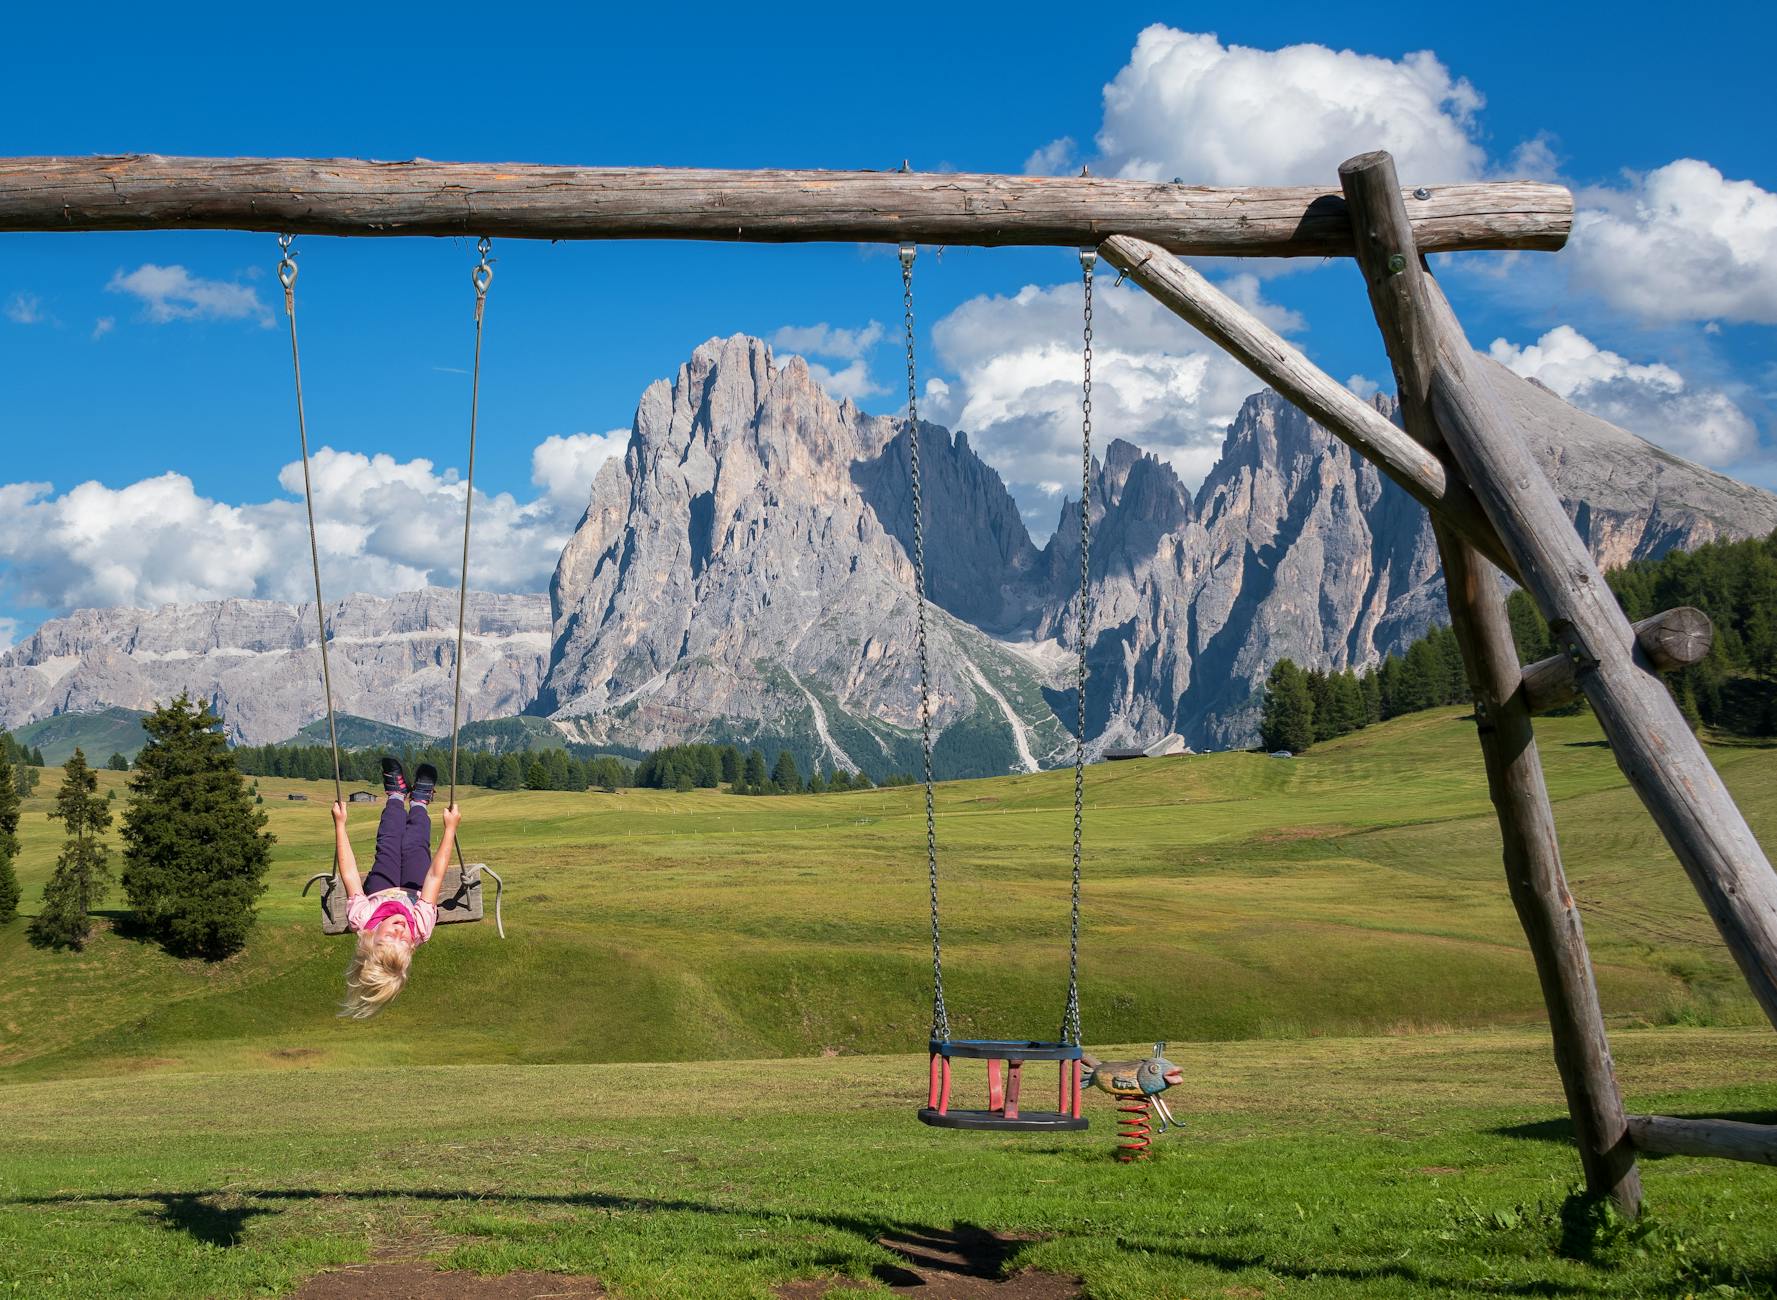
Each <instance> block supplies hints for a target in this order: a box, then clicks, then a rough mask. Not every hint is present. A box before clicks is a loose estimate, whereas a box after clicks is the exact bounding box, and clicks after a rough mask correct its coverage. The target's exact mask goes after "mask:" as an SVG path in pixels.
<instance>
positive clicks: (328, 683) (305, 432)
mask: <svg viewBox="0 0 1777 1300" xmlns="http://www.w3.org/2000/svg"><path fill="white" fill-rule="evenodd" d="M295 241H296V236H295V235H279V236H278V252H279V254H280V257H279V260H278V283H279V284H281V285H283V286H284V315H285V316H287V317H289V318H290V365H291V367H292V368H293V369H294V370H295V372H296V434H297V438H298V439H299V440H300V441H301V444H302V501H303V504H304V505H305V506H306V507H307V508H308V521H309V565H310V567H311V568H313V569H314V573H315V624H316V629H315V630H316V633H317V635H318V637H319V640H320V645H321V689H322V692H323V693H324V694H325V695H326V697H327V744H328V747H329V748H330V749H331V750H332V751H333V802H335V803H344V802H345V793H344V791H343V790H342V789H341V784H342V783H341V781H340V776H339V727H338V724H337V723H336V722H335V721H334V716H333V670H332V667H331V666H330V665H329V663H328V660H327V607H326V606H325V605H323V604H322V603H321V547H320V543H319V542H318V541H316V539H315V492H314V487H313V485H312V484H311V482H310V480H309V429H308V416H307V414H306V412H305V410H304V408H303V403H302V349H301V347H300V346H298V344H297V341H296V254H294V253H292V252H291V251H290V245H291V244H293V243H294V242H295ZM333 874H334V875H338V874H339V851H338V849H337V848H336V849H335V850H334V857H333Z"/></svg>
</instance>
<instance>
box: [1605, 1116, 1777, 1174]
mask: <svg viewBox="0 0 1777 1300" xmlns="http://www.w3.org/2000/svg"><path fill="white" fill-rule="evenodd" d="M1629 1136H1630V1137H1631V1138H1632V1139H1633V1140H1634V1142H1635V1146H1636V1148H1637V1149H1639V1150H1642V1151H1646V1152H1647V1153H1648V1154H1649V1155H1662V1156H1718V1157H1720V1158H1721V1159H1723V1160H1747V1161H1751V1162H1752V1163H1753V1164H1758V1165H1777V1125H1772V1124H1744V1123H1741V1122H1740V1121H1739V1120H1732V1119H1673V1118H1670V1117H1669V1116H1665V1115H1631V1116H1629Z"/></svg>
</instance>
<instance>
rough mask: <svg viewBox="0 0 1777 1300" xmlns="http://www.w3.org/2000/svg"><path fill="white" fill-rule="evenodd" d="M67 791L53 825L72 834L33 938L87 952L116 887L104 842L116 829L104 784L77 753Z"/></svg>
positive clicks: (66, 769)
mask: <svg viewBox="0 0 1777 1300" xmlns="http://www.w3.org/2000/svg"><path fill="white" fill-rule="evenodd" d="M62 772H63V776H62V788H61V790H60V791H58V792H57V794H56V806H55V810H54V811H53V812H51V813H50V814H49V816H50V818H51V820H54V821H59V822H61V823H62V824H63V826H64V827H65V828H66V829H67V831H68V838H67V840H66V841H64V842H63V844H62V854H61V856H60V857H59V858H57V859H56V869H55V874H54V875H52V876H50V878H49V883H48V884H46V885H45V886H44V887H43V907H42V910H41V911H39V912H38V914H37V917H36V919H35V920H33V921H32V922H31V928H30V930H29V931H28V935H29V937H30V940H31V942H32V943H34V944H36V945H37V946H38V947H40V948H75V949H79V948H83V947H85V946H86V941H87V938H88V937H89V936H90V935H91V934H92V922H91V920H89V919H88V913H90V912H91V911H92V910H93V908H94V907H96V906H98V904H99V903H101V902H103V901H104V898H105V891H106V890H107V888H109V886H110V884H111V855H110V852H109V850H107V849H106V847H105V845H104V843H103V842H102V841H101V840H100V839H99V836H100V835H102V834H104V832H105V830H106V828H108V827H109V826H110V825H111V809H110V807H109V806H108V805H107V804H106V802H105V801H104V800H103V799H101V798H100V797H99V778H98V777H97V776H95V775H94V773H93V770H92V768H90V767H88V766H87V765H86V755H85V754H83V753H81V752H80V750H78V749H76V750H75V751H74V757H72V758H70V759H69V760H68V761H67V762H66V763H65V764H63V766H62Z"/></svg>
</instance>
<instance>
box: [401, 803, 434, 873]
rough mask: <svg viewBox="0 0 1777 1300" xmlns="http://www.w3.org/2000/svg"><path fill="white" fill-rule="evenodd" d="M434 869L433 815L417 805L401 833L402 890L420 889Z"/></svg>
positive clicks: (423, 806)
mask: <svg viewBox="0 0 1777 1300" xmlns="http://www.w3.org/2000/svg"><path fill="white" fill-rule="evenodd" d="M431 867H432V814H431V813H429V812H427V811H426V805H425V804H423V803H416V804H415V805H414V806H413V808H412V809H411V810H410V811H409V812H408V814H407V824H406V826H405V827H403V828H402V831H401V888H403V889H418V888H420V886H422V885H424V884H425V883H426V872H427V871H429V870H430V869H431Z"/></svg>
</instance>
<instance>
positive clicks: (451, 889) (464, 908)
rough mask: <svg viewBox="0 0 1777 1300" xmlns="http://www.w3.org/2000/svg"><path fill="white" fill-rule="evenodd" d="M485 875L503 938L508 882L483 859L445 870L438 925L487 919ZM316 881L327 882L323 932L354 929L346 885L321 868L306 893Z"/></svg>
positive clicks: (322, 888)
mask: <svg viewBox="0 0 1777 1300" xmlns="http://www.w3.org/2000/svg"><path fill="white" fill-rule="evenodd" d="M484 874H486V875H489V876H492V877H493V878H494V920H495V924H496V925H498V926H499V929H500V933H501V937H502V938H503V937H505V930H506V927H505V925H504V924H503V923H502V922H501V920H500V895H501V894H502V893H504V892H505V888H506V882H505V881H503V880H501V879H500V874H499V873H498V872H497V871H495V870H494V869H493V868H492V867H489V866H487V865H486V864H484V863H480V862H467V863H460V864H458V865H457V866H453V867H452V868H450V870H449V871H447V872H445V874H444V888H443V889H442V890H440V891H439V894H438V924H440V925H457V924H461V923H463V922H467V921H480V920H482V919H484V918H485V916H486V911H485V909H484V907H483V904H482V900H481V877H482V876H483V875H484ZM317 880H322V881H325V882H326V883H325V884H324V885H323V886H322V887H321V933H322V934H345V933H346V932H347V931H348V930H350V929H351V928H352V927H351V924H350V923H349V922H348V921H347V920H346V890H345V885H343V884H342V883H341V882H340V879H339V877H338V876H336V875H334V874H333V873H331V872H327V871H321V872H317V873H315V874H314V875H312V876H310V877H309V879H308V884H306V885H304V886H303V887H302V892H303V893H304V894H305V895H306V894H307V893H308V892H309V890H310V889H311V888H313V887H314V883H315V882H316V881H317Z"/></svg>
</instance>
